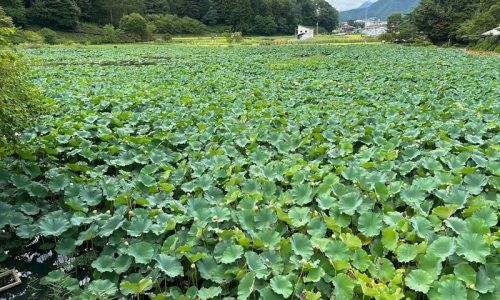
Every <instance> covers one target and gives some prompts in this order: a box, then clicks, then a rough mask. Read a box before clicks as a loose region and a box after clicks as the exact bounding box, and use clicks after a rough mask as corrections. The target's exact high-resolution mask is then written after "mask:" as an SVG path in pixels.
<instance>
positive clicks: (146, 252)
mask: <svg viewBox="0 0 500 300" xmlns="http://www.w3.org/2000/svg"><path fill="white" fill-rule="evenodd" d="M127 254H129V255H131V256H132V257H133V258H134V259H135V262H136V263H139V264H148V263H149V262H150V261H151V259H152V258H153V255H154V249H153V246H152V245H151V243H148V242H138V243H135V244H133V245H130V247H129V248H128V249H127Z"/></svg>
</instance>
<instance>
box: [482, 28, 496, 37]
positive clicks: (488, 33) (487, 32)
mask: <svg viewBox="0 0 500 300" xmlns="http://www.w3.org/2000/svg"><path fill="white" fill-rule="evenodd" d="M490 35H491V36H499V35H500V26H498V27H497V28H494V29H492V30H490V31H486V32H485V33H483V34H482V36H490Z"/></svg>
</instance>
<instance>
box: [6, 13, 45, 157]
mask: <svg viewBox="0 0 500 300" xmlns="http://www.w3.org/2000/svg"><path fill="white" fill-rule="evenodd" d="M14 33H15V29H14V27H13V23H12V20H11V19H10V18H9V17H7V16H6V15H5V12H4V11H3V9H2V8H1V7H0V156H2V154H3V152H4V150H5V149H4V147H5V144H6V142H7V141H8V140H10V139H13V138H16V134H18V131H21V130H22V129H23V128H24V127H26V126H27V125H28V124H29V123H30V122H32V121H33V120H34V119H35V117H36V116H37V115H38V114H40V112H42V111H43V109H42V106H41V103H40V102H39V100H37V97H38V95H37V93H36V92H35V89H34V87H33V85H32V83H31V82H30V77H29V74H28V72H27V69H26V65H25V64H24V62H23V61H22V60H21V59H20V58H19V56H18V55H17V54H16V53H15V52H14V50H12V49H11V48H10V47H9V46H10V38H11V36H12V35H13V34H14Z"/></svg>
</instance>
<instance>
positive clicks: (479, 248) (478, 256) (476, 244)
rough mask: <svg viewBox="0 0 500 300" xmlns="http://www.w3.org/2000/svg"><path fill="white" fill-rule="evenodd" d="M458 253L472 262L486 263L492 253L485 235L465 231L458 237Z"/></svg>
mask: <svg viewBox="0 0 500 300" xmlns="http://www.w3.org/2000/svg"><path fill="white" fill-rule="evenodd" d="M457 254H458V255H462V256H464V257H465V259H467V260H468V261H470V262H479V263H482V264H484V263H486V257H487V256H488V255H490V254H491V253H490V247H489V246H488V244H487V243H486V240H485V239H484V237H482V236H480V235H479V234H471V233H464V234H461V235H460V236H458V238H457Z"/></svg>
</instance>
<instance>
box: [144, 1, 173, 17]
mask: <svg viewBox="0 0 500 300" xmlns="http://www.w3.org/2000/svg"><path fill="white" fill-rule="evenodd" d="M145 12H146V14H158V15H160V14H168V13H170V4H169V2H168V0H149V1H146V10H145Z"/></svg>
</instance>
